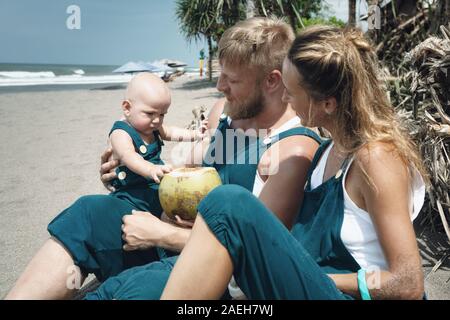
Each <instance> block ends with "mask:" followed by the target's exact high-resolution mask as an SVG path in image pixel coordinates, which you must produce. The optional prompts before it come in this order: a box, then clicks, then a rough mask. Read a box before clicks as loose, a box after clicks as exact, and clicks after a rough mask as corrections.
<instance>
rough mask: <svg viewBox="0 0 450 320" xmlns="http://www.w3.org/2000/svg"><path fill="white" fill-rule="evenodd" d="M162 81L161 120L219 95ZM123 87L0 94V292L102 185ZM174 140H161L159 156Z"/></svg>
mask: <svg viewBox="0 0 450 320" xmlns="http://www.w3.org/2000/svg"><path fill="white" fill-rule="evenodd" d="M169 86H170V88H171V90H172V106H171V107H170V109H169V113H168V115H167V117H166V119H165V123H167V124H171V125H177V126H182V127H185V126H186V125H188V124H189V123H190V122H191V120H192V119H193V115H192V109H194V108H195V107H199V106H205V107H206V108H207V109H209V108H210V107H211V106H212V105H213V104H214V102H215V101H216V100H217V99H218V98H219V97H220V96H221V95H220V94H219V93H218V92H217V91H216V89H215V87H214V84H212V83H210V82H208V81H207V80H199V79H198V78H192V77H189V76H186V75H185V76H182V77H179V78H177V79H175V81H173V82H170V83H169ZM123 94H124V89H123V88H115V89H109V90H89V89H80V90H68V91H65V90H58V91H45V92H22V93H4V94H0V139H1V142H0V156H1V158H2V159H3V160H2V161H3V162H2V165H1V171H0V179H1V181H3V182H4V183H3V184H2V185H0V207H1V209H2V210H1V213H0V217H1V219H2V224H1V227H0V230H1V232H0V298H1V297H3V296H4V295H5V294H6V293H7V292H8V290H9V289H10V288H11V286H12V285H13V283H14V282H15V280H16V279H17V277H18V276H19V275H20V273H21V272H22V271H23V269H24V268H25V266H26V264H27V263H28V262H29V260H30V259H31V257H32V256H33V255H34V253H35V252H36V251H37V250H38V249H39V247H40V246H41V245H42V244H43V243H44V241H45V240H46V239H47V238H48V233H47V231H46V226H47V224H48V223H49V222H50V221H51V220H52V219H53V218H54V217H55V216H56V215H57V214H58V213H59V212H60V211H61V210H63V209H64V208H66V207H67V206H69V205H70V204H71V203H72V202H73V201H74V200H76V199H77V198H78V197H80V196H82V195H87V194H106V193H107V191H106V190H105V189H104V188H103V185H102V184H101V183H100V180H99V174H98V170H99V163H100V155H101V153H102V151H103V150H104V149H105V147H106V142H107V135H108V132H109V130H110V128H111V126H112V124H113V122H114V121H115V120H117V119H119V118H120V117H121V108H120V104H121V100H122V98H123ZM173 146H174V143H166V148H165V149H164V152H163V159H165V160H168V159H169V158H170V157H169V155H170V152H171V149H172V148H173ZM422 249H423V248H422ZM433 265H434V264H433V259H432V258H430V259H429V261H428V260H427V261H425V260H424V267H425V270H426V272H427V273H429V272H430V269H431V268H432V267H433ZM445 270H447V271H445ZM448 278H449V272H448V268H447V269H444V270H442V269H440V270H438V271H437V272H435V273H432V274H430V276H429V277H428V278H427V293H428V295H429V298H432V299H444V298H447V299H449V298H450V289H449V288H450V284H449V283H448V282H447V283H446V281H448Z"/></svg>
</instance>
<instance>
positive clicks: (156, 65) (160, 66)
mask: <svg viewBox="0 0 450 320" xmlns="http://www.w3.org/2000/svg"><path fill="white" fill-rule="evenodd" d="M145 65H146V66H148V67H149V68H153V69H154V70H155V71H154V72H168V73H170V72H173V71H174V70H173V69H172V68H171V67H169V66H167V65H166V64H164V63H163V62H161V61H153V62H150V63H145Z"/></svg>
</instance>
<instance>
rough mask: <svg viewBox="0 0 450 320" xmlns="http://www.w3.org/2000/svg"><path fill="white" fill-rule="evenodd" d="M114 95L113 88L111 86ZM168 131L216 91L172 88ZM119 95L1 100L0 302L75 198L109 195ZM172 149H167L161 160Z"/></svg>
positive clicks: (186, 81) (190, 85)
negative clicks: (105, 161)
mask: <svg viewBox="0 0 450 320" xmlns="http://www.w3.org/2000/svg"><path fill="white" fill-rule="evenodd" d="M116 87H117V86H116ZM169 87H170V88H171V90H172V105H171V107H170V109H169V112H168V114H167V116H166V119H165V123H167V124H171V125H176V126H182V127H185V126H186V125H188V124H189V123H190V122H191V120H192V119H193V114H192V109H194V108H195V107H198V106H205V107H207V108H208V109H209V108H210V107H212V105H213V104H214V102H215V101H216V100H217V99H218V98H219V97H220V95H219V94H218V93H217V90H216V89H215V87H214V84H212V83H210V82H208V81H207V80H200V79H198V77H197V78H195V77H191V76H182V77H179V78H177V79H176V80H175V81H173V82H170V83H169ZM123 94H124V89H123V88H116V89H113V90H86V89H83V90H70V91H63V90H62V91H60V90H58V91H45V92H22V93H11V94H9V93H6V94H0V139H1V142H0V156H1V158H2V159H3V163H2V165H1V171H0V179H1V181H3V182H4V183H3V184H1V185H0V207H1V208H2V210H1V213H0V217H1V219H2V226H1V227H0V230H1V232H0V270H1V271H0V298H1V297H3V296H4V295H5V294H6V293H7V292H8V290H9V289H10V288H11V286H12V285H13V283H14V282H15V280H16V279H17V277H18V276H19V275H20V273H21V272H22V271H23V269H24V268H25V266H26V264H27V263H28V262H29V260H30V259H31V257H32V256H33V254H34V253H35V252H36V251H37V250H38V249H39V247H40V246H41V245H42V244H43V243H44V241H45V240H46V239H47V238H48V233H47V231H46V226H47V224H48V223H49V222H50V221H51V220H52V219H53V218H54V217H55V216H56V215H57V214H58V213H59V212H60V211H62V210H63V209H64V208H66V207H67V206H69V205H70V204H71V203H72V202H74V201H75V200H76V199H77V198H78V197H80V196H82V195H87V194H106V193H107V191H106V189H104V188H103V185H102V184H101V182H100V180H99V174H98V170H99V163H100V158H99V157H100V155H101V153H102V152H103V150H105V148H106V145H107V136H108V133H109V130H110V129H111V127H112V124H113V123H114V121H116V120H117V119H119V118H120V117H121V114H122V113H121V107H120V106H121V101H122V99H123ZM174 145H175V143H174V142H167V143H166V147H165V148H164V150H163V154H162V157H163V159H164V160H167V159H169V158H170V152H171V150H172V148H173V146H174Z"/></svg>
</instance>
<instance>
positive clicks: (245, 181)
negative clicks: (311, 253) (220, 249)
mask: <svg viewBox="0 0 450 320" xmlns="http://www.w3.org/2000/svg"><path fill="white" fill-rule="evenodd" d="M227 129H231V128H230V126H229V125H228V122H227V121H226V117H223V116H222V117H221V121H220V123H219V126H218V128H217V131H216V134H215V138H213V139H212V146H211V148H212V149H215V150H216V152H215V153H214V152H212V150H209V152H210V154H212V156H211V157H210V158H209V159H208V158H206V159H205V162H206V161H208V162H207V163H205V164H208V165H214V166H215V167H216V168H217V169H218V171H219V174H220V176H221V178H222V180H223V182H224V183H225V184H229V183H235V184H236V183H240V184H241V186H237V185H224V186H221V187H218V188H216V189H218V191H217V192H214V191H213V192H212V193H211V194H210V195H208V196H207V197H206V198H205V199H204V200H203V201H202V202H201V204H200V206H199V207H198V211H199V212H200V213H201V214H202V215H203V214H204V212H210V213H211V219H214V220H215V219H216V218H214V217H215V214H213V213H217V214H218V215H219V216H221V213H222V212H227V213H229V214H236V215H239V217H237V219H236V220H238V221H237V223H241V222H242V223H243V224H245V223H246V219H247V218H252V217H255V220H253V223H254V224H255V226H256V227H258V226H259V221H258V218H257V217H259V216H260V215H263V216H264V215H267V216H268V217H269V219H271V221H272V222H275V223H276V224H277V226H278V228H280V229H284V231H285V232H286V233H287V230H286V229H285V228H284V226H282V225H281V223H280V222H279V221H278V219H277V218H275V217H273V214H271V213H270V212H268V210H267V209H266V208H265V207H264V206H263V205H262V203H261V202H259V200H258V199H257V198H255V197H254V196H253V195H252V194H251V193H250V191H251V189H252V188H253V183H254V179H255V175H256V169H257V163H258V162H259V159H260V157H261V156H262V154H263V152H264V150H266V149H267V147H270V146H271V145H273V144H274V143H275V142H277V141H279V140H282V139H285V138H287V137H290V136H293V135H305V136H308V137H311V138H312V139H314V140H316V141H318V142H319V143H320V138H319V137H318V136H317V135H316V134H315V133H314V132H313V131H311V130H309V129H307V128H302V127H299V128H292V129H289V130H286V131H284V132H281V133H280V134H279V135H277V136H274V137H272V138H271V139H268V140H266V139H264V140H262V139H255V140H253V145H252V144H251V143H246V144H245V145H244V146H243V147H242V148H241V149H240V150H236V149H235V150H234V152H235V155H234V156H233V157H234V158H238V159H239V157H242V158H244V159H247V160H251V159H252V154H253V152H256V151H258V157H257V161H256V163H254V164H253V163H248V164H233V163H227V164H225V165H221V162H223V161H221V160H220V157H218V156H217V154H218V153H217V150H223V148H225V145H226V143H224V144H223V145H220V144H218V143H217V140H218V137H219V136H218V135H219V134H221V135H222V137H225V136H226V130H227ZM224 140H226V138H225V139H222V141H224ZM247 141H248V142H250V141H251V140H250V139H249V140H247ZM237 147H238V146H237ZM207 154H208V153H207ZM211 159H212V160H211ZM218 162H219V163H218ZM242 185H243V186H244V187H242ZM216 189H215V190H216ZM236 192H238V193H244V196H243V197H239V199H237V198H236V197H235V195H236ZM236 201H242V203H238V202H236ZM255 204H256V205H257V206H256V207H255V206H254V205H255ZM243 208H245V211H242V210H243ZM253 210H255V211H259V212H258V214H257V215H255V214H254V213H255V212H253ZM238 211H242V212H238ZM241 215H242V216H245V215H247V216H248V217H247V218H244V217H241ZM207 217H209V216H207ZM239 219H242V221H239ZM217 223H218V224H219V225H220V227H219V228H220V229H226V228H227V226H226V225H224V224H221V223H220V222H217ZM243 227H244V228H247V226H245V225H243ZM231 230H232V229H231ZM231 230H230V231H231ZM247 231H248V230H239V233H240V234H239V236H243V237H245V236H250V235H246V234H245V233H247ZM288 234H289V233H288ZM239 236H232V237H233V242H234V244H236V245H239V246H240V247H241V248H243V243H245V244H246V250H247V249H248V250H249V251H253V250H255V251H256V250H258V249H257V248H258V242H256V241H255V242H251V243H249V244H247V240H245V239H240V238H239ZM253 236H257V235H255V234H253ZM238 243H239V244H238ZM261 248H263V247H261ZM276 250H279V248H276ZM176 259H177V256H174V257H170V258H166V259H162V260H161V261H157V262H153V263H150V264H147V265H144V266H140V267H134V268H131V269H128V270H126V271H124V272H122V273H120V274H119V275H118V276H115V277H111V278H109V279H108V280H107V281H105V282H104V283H103V284H102V285H101V286H100V287H99V288H98V289H97V290H96V291H94V292H92V293H89V294H88V295H87V296H86V297H85V299H88V300H96V299H133V300H134V299H159V297H160V296H161V293H162V291H163V289H164V286H165V284H166V282H167V279H168V277H169V275H170V272H171V270H172V268H173V266H174V264H175V262H176ZM244 292H245V291H244Z"/></svg>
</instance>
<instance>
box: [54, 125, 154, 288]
mask: <svg viewBox="0 0 450 320" xmlns="http://www.w3.org/2000/svg"><path fill="white" fill-rule="evenodd" d="M117 129H121V130H124V131H126V132H127V133H128V134H129V135H130V137H131V138H132V140H133V144H134V147H135V151H136V152H137V153H139V154H140V155H142V157H143V158H144V159H145V160H147V161H149V162H151V163H153V164H163V162H162V160H161V158H160V155H161V146H162V145H163V142H162V141H161V139H160V137H159V133H158V132H157V131H155V132H154V135H155V141H154V142H153V143H151V144H148V145H147V144H145V143H144V141H143V140H142V138H141V137H140V136H139V134H138V133H137V132H136V130H135V129H134V128H133V127H131V126H130V125H128V124H127V123H125V122H123V121H117V122H115V123H114V125H113V127H112V129H111V131H110V134H111V132H113V131H114V130H117ZM116 173H117V175H118V178H117V179H115V180H114V181H112V185H113V186H114V187H115V188H116V191H115V192H112V193H110V194H109V195H89V196H84V197H81V198H79V199H78V200H77V201H76V202H75V203H74V204H72V205H71V206H70V207H69V208H67V209H65V210H64V211H62V212H61V213H60V214H59V215H58V216H57V217H56V218H54V219H53V221H52V222H50V224H49V225H48V231H49V233H50V234H51V235H52V236H53V237H54V238H56V239H58V240H59V241H60V242H61V243H62V244H63V245H64V246H65V247H66V248H67V249H68V251H69V252H70V253H71V255H72V258H73V259H74V262H75V265H77V266H79V267H80V269H81V270H82V271H83V272H84V273H85V274H87V273H94V274H95V275H96V277H97V278H98V279H99V280H101V281H102V280H104V279H106V278H108V277H110V276H111V275H115V274H118V273H119V272H120V271H122V270H124V269H127V268H130V267H132V266H136V265H142V264H145V263H148V262H151V261H155V260H159V256H158V254H157V252H156V250H155V249H150V250H145V251H123V250H122V246H123V245H124V242H123V241H122V231H121V225H122V217H123V216H124V215H125V214H130V213H131V210H141V211H147V212H151V213H152V214H154V215H155V216H157V217H160V216H161V212H162V208H161V205H160V203H159V198H158V184H157V183H155V182H154V181H153V180H146V179H145V178H143V177H141V176H139V175H137V174H135V173H134V172H132V171H131V170H129V169H128V168H126V167H125V166H120V167H118V168H117V169H116Z"/></svg>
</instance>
